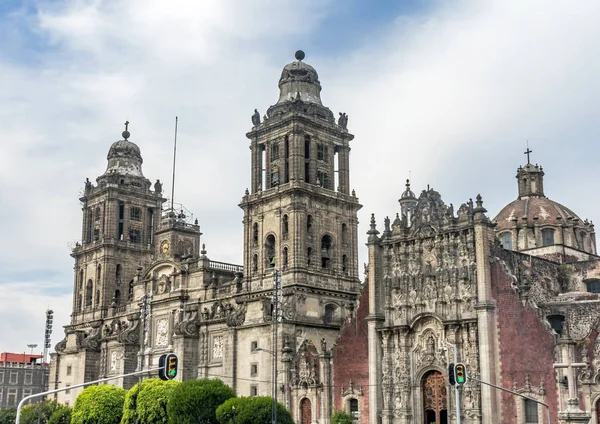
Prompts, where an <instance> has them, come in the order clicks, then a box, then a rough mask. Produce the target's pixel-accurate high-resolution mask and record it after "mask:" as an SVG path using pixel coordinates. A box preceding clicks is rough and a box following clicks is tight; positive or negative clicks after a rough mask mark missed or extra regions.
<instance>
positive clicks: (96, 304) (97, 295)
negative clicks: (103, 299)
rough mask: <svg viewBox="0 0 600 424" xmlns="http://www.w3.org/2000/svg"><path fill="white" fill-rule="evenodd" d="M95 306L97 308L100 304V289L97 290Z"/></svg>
mask: <svg viewBox="0 0 600 424" xmlns="http://www.w3.org/2000/svg"><path fill="white" fill-rule="evenodd" d="M94 306H95V307H96V308H97V307H98V306H100V290H96V302H95V303H94Z"/></svg>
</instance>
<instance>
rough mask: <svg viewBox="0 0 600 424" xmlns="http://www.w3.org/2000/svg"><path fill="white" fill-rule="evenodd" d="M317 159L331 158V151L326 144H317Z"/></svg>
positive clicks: (325, 160) (325, 159)
mask: <svg viewBox="0 0 600 424" xmlns="http://www.w3.org/2000/svg"><path fill="white" fill-rule="evenodd" d="M317 159H318V160H322V161H324V162H327V160H328V159H329V152H328V149H327V146H326V145H324V144H318V145H317Z"/></svg>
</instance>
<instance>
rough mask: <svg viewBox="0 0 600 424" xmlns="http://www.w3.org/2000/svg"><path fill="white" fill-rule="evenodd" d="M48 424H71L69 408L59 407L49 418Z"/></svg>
mask: <svg viewBox="0 0 600 424" xmlns="http://www.w3.org/2000/svg"><path fill="white" fill-rule="evenodd" d="M48 424H71V408H69V407H68V406H64V405H59V406H58V408H56V409H55V410H54V412H53V413H52V415H51V416H50V420H48Z"/></svg>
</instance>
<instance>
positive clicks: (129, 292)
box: [127, 280, 133, 300]
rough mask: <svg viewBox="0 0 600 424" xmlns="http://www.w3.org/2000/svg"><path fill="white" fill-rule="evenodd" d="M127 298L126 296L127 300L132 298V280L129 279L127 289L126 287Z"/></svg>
mask: <svg viewBox="0 0 600 424" xmlns="http://www.w3.org/2000/svg"><path fill="white" fill-rule="evenodd" d="M127 298H128V299H129V300H132V299H133V280H131V281H130V282H129V289H128V292H127Z"/></svg>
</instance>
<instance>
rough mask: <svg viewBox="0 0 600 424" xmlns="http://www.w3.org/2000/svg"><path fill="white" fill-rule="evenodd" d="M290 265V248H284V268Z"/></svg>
mask: <svg viewBox="0 0 600 424" xmlns="http://www.w3.org/2000/svg"><path fill="white" fill-rule="evenodd" d="M287 266H288V248H287V247H284V248H283V269H287Z"/></svg>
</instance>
